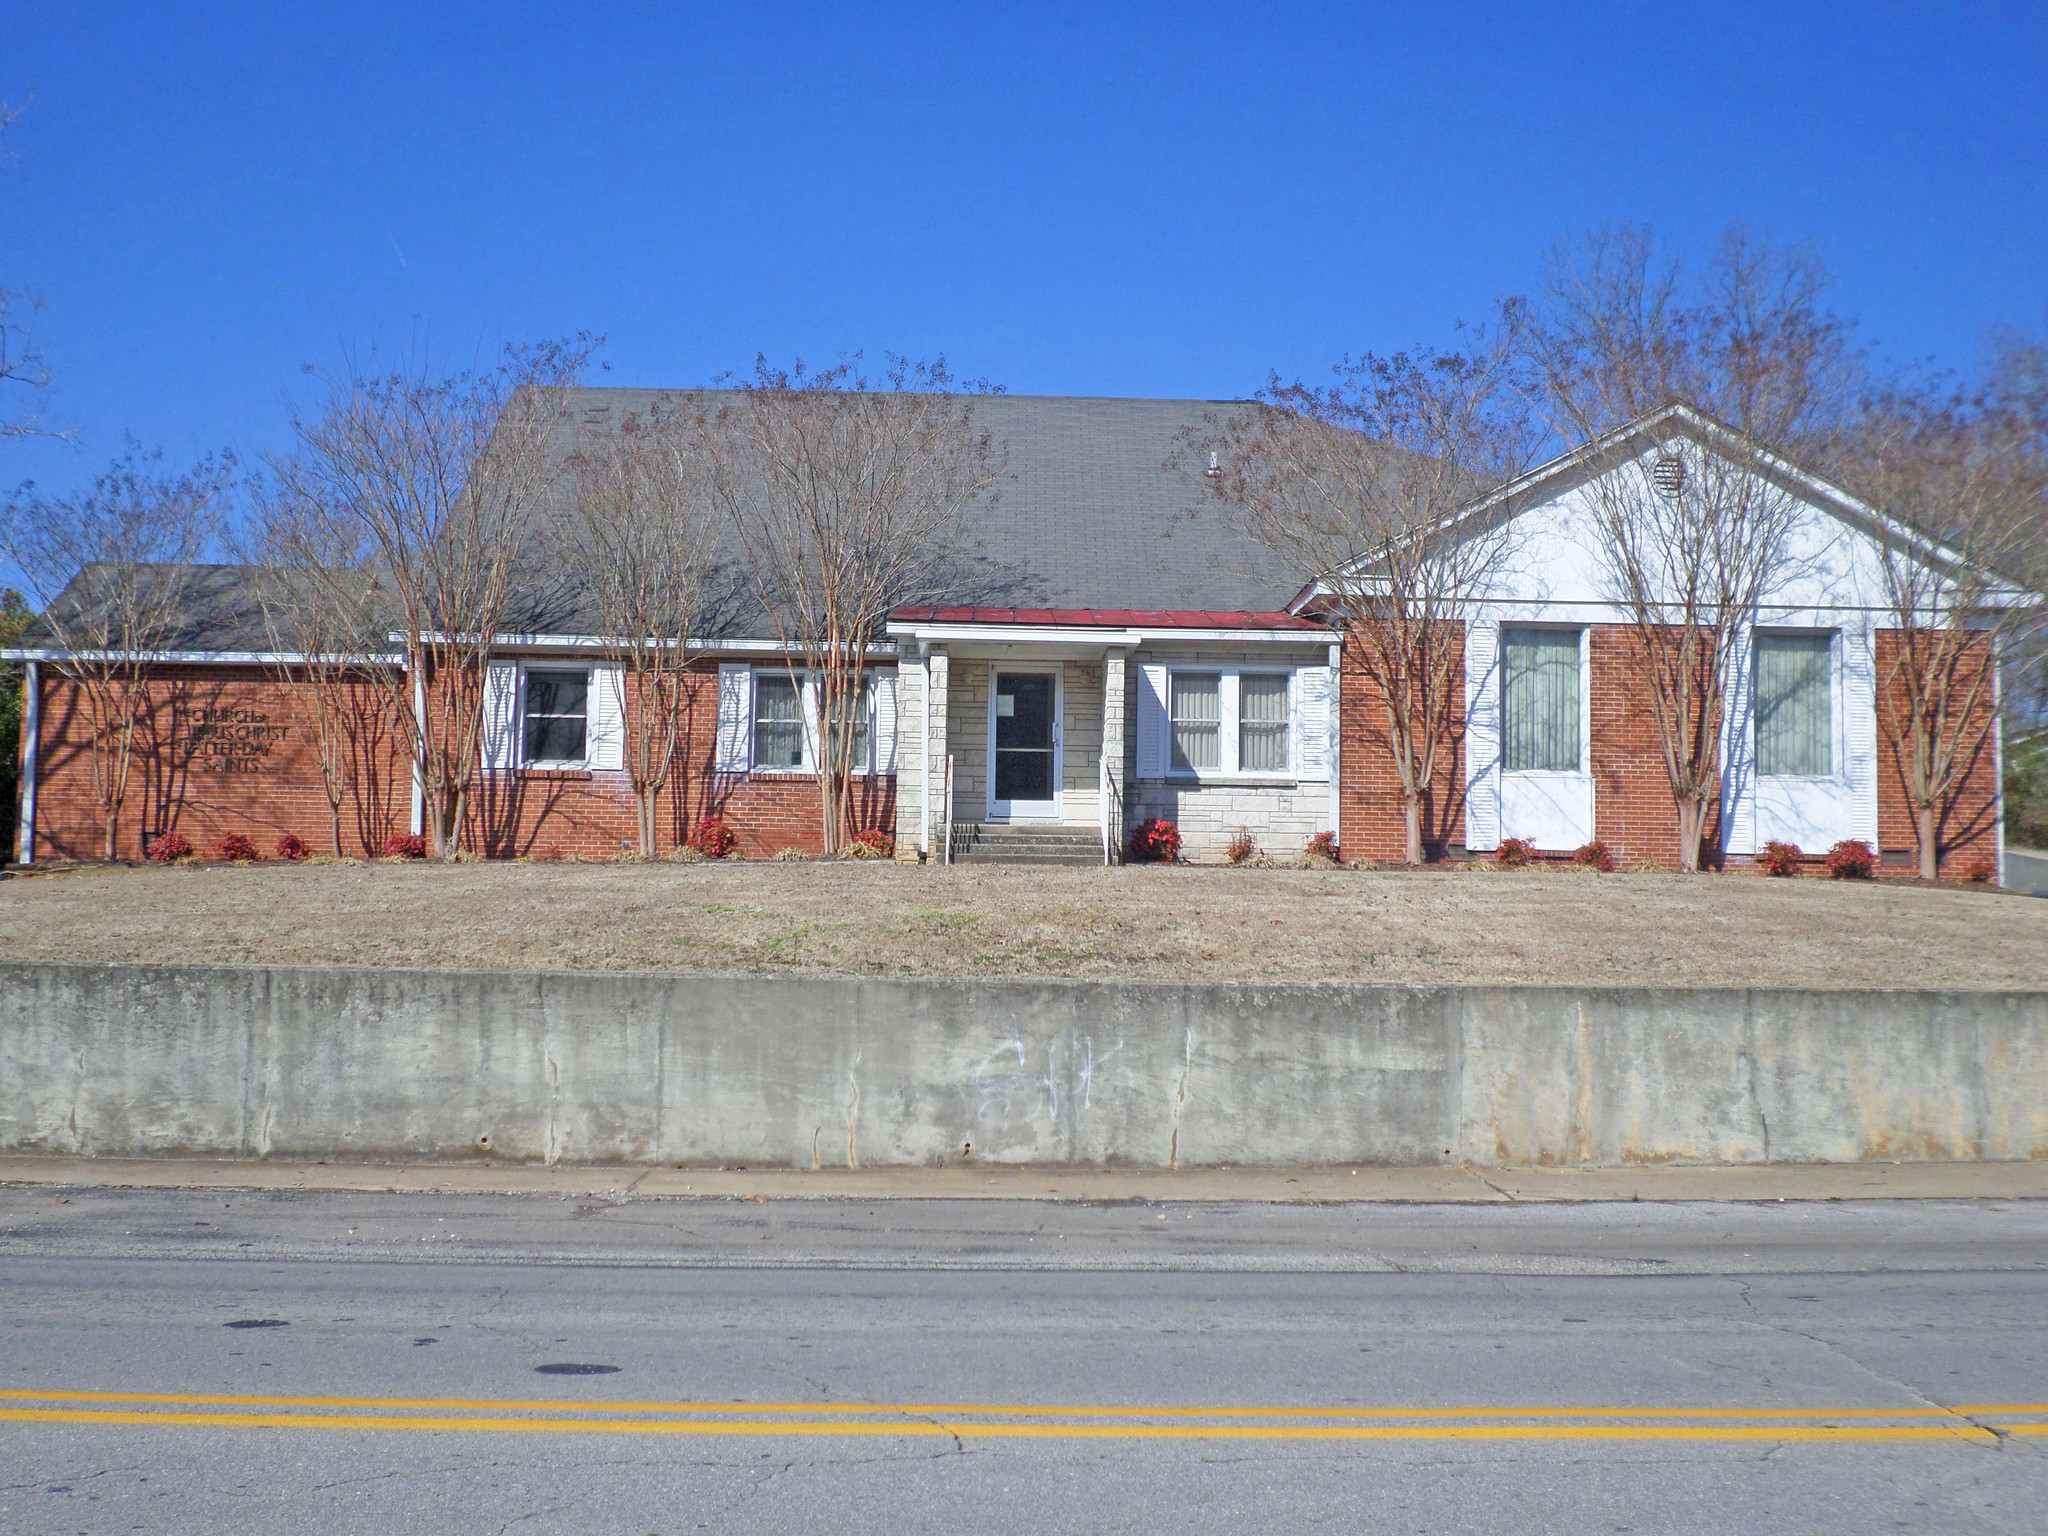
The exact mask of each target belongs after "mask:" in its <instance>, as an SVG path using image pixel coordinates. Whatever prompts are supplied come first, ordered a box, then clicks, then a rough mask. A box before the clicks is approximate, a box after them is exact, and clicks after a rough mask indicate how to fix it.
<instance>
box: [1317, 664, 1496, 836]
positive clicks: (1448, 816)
mask: <svg viewBox="0 0 2048 1536" xmlns="http://www.w3.org/2000/svg"><path fill="white" fill-rule="evenodd" d="M1458 629H1459V635H1460V640H1459V660H1458V662H1457V681H1456V683H1455V685H1454V686H1455V695H1456V696H1455V698H1454V699H1453V701H1452V705H1451V714H1452V716H1453V719H1454V721H1455V722H1456V723H1455V724H1454V725H1453V727H1452V729H1451V733H1450V737H1449V739H1448V740H1447V741H1445V742H1444V743H1443V744H1442V745H1441V746H1440V747H1439V748H1438V755H1437V762H1436V773H1435V775H1434V776H1433V778H1432V781H1431V791H1430V794H1429V795H1428V797H1427V798H1426V799H1425V800H1424V802H1423V818H1422V836H1423V842H1424V851H1425V853H1426V854H1427V855H1428V856H1429V857H1432V858H1434V857H1440V856H1441V855H1440V852H1439V851H1438V850H1439V849H1440V848H1441V846H1442V845H1445V844H1451V843H1462V842H1463V841H1464V840H1465V755H1464V724H1463V722H1464V718H1465V685H1464V665H1465V664H1464V660H1463V639H1462V636H1463V631H1464V626H1463V625H1459V626H1458ZM1338 699H1339V710H1340V713H1339V719H1338V729H1339V737H1338V740H1339V743H1340V745H1339V749H1338V754H1337V768H1338V772H1337V778H1338V783H1337V794H1338V801H1337V812H1338V817H1339V821H1340V827H1339V838H1338V842H1339V845H1340V847H1341V848H1342V849H1343V853H1344V857H1345V858H1347V859H1375V860H1399V859H1401V858H1403V857H1405V856H1406V854H1407V848H1408V832H1407V820H1406V817H1405V815H1404V812H1403V808H1402V800H1401V777H1400V775H1399V773H1397V772H1396V771H1395V767H1394V755H1393V752H1392V751H1391V750H1390V749H1389V748H1388V746H1387V715H1386V695H1385V694H1384V693H1383V692H1382V691H1381V689H1380V688H1379V687H1378V685H1377V684H1375V683H1374V682H1373V681H1372V680H1371V679H1370V678H1369V677H1367V676H1366V675H1365V674H1364V672H1363V671H1361V670H1360V669H1359V668H1358V667H1357V666H1356V665H1355V664H1354V663H1353V662H1352V660H1351V659H1350V656H1349V654H1348V652H1347V655H1346V658H1345V664H1344V671H1343V676H1342V677H1341V678H1340V679H1339V683H1338ZM1432 845H1435V846H1432Z"/></svg>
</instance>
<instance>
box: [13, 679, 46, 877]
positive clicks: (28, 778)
mask: <svg viewBox="0 0 2048 1536" xmlns="http://www.w3.org/2000/svg"><path fill="white" fill-rule="evenodd" d="M21 691H22V702H21V785H20V788H19V790H18V791H17V796H18V798H17V799H16V801H15V809H16V811H17V813H18V814H17V815H16V817H15V822H14V829H15V830H14V836H15V847H16V853H17V855H18V858H17V862H19V863H21V864H24V865H27V864H33V863H35V861H36V762H37V758H38V757H39V756H40V754H39V753H38V751H37V748H38V747H39V746H40V745H41V737H42V733H43V732H42V726H43V690H42V673H41V669H40V664H39V663H37V662H33V661H32V662H30V663H29V664H28V671H27V672H26V673H25V674H24V676H23V677H22V680H21Z"/></svg>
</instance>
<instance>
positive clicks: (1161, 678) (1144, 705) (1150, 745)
mask: <svg viewBox="0 0 2048 1536" xmlns="http://www.w3.org/2000/svg"><path fill="white" fill-rule="evenodd" d="M1133 670H1134V671H1135V673H1136V675H1137V679H1138V777H1139V778H1141V779H1163V778H1165V777H1166V668H1165V667H1163V666H1161V665H1160V664H1159V663H1158V662H1147V663H1145V665H1144V666H1142V667H1137V668H1134V669H1133Z"/></svg>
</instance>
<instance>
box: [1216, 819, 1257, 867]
mask: <svg viewBox="0 0 2048 1536" xmlns="http://www.w3.org/2000/svg"><path fill="white" fill-rule="evenodd" d="M1258 851H1259V844H1258V840H1257V839H1256V838H1254V837H1253V836H1252V829H1251V828H1250V827H1239V828H1238V829H1237V835H1236V836H1235V837H1233V838H1231V840H1230V846H1229V847H1228V848H1225V849H1224V850H1223V856H1224V857H1225V858H1226V859H1228V860H1229V861H1230V862H1231V863H1232V864H1249V863H1250V862H1251V860H1252V855H1253V854H1255V853H1257V852H1258Z"/></svg>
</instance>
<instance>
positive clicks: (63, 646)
mask: <svg viewBox="0 0 2048 1536" xmlns="http://www.w3.org/2000/svg"><path fill="white" fill-rule="evenodd" d="M162 465H163V455H162V453H161V452H152V453H145V452H143V451H142V450H141V449H139V448H137V447H135V446H134V445H132V444H131V445H130V448H129V451H128V453H127V454H126V455H125V456H124V457H122V458H120V459H118V460H116V461H115V463H114V465H113V467H112V468H111V469H109V470H108V471H107V472H106V473H105V474H103V475H101V476H100V477H99V478H98V479H96V480H94V481H93V482H92V484H91V485H90V486H89V487H88V488H87V489H85V490H84V491H81V492H79V493H78V494H76V495H74V496H68V497H54V496H45V495H43V494H41V493H40V492H38V491H37V489H36V487H35V485H34V484H33V482H31V483H29V484H26V485H23V486H21V487H20V488H19V489H18V490H16V492H15V493H14V495H13V496H12V497H11V498H10V501H9V505H8V516H7V554H8V557H9V558H10V559H11V560H13V561H14V563H15V564H16V565H17V566H19V567H20V569H21V572H22V574H23V576H24V577H25V578H26V579H27V581H28V584H29V587H30V590H31V595H32V597H33V598H34V601H35V605H36V606H37V607H38V608H40V609H41V610H42V618H41V621H40V622H41V623H42V624H43V625H44V626H45V627H46V628H47V629H48V631H49V633H50V638H51V640H52V641H53V642H54V644H53V645H52V646H51V649H52V650H53V651H54V652H55V653H56V654H55V657H54V659H53V661H52V663H51V664H52V665H53V666H55V667H56V669H57V673H58V675H59V676H60V677H62V678H64V679H65V680H66V681H68V682H70V683H71V684H72V685H73V686H74V687H76V688H77V690H78V693H79V695H80V697H81V699H82V701H83V703H84V706H85V716H86V725H87V730H88V732H89V735H90V752H89V754H88V755H89V758H90V762H91V767H92V792H93V804H94V808H95V809H96V810H97V812H98V814H99V820H100V828H101V833H102V838H103V842H102V853H103V856H104V857H106V858H108V859H113V858H116V857H118V856H119V851H120V841H119V839H120V820H121V808H122V806H123V805H124V804H125V803H126V801H127V798H128V781H129V770H130V768H131V766H132V764H133V761H134V749H135V732H136V728H137V724H138V721H139V719H140V717H141V716H142V715H143V714H145V713H147V712H148V710H149V688H148V676H149V672H150V669H151V668H152V667H153V666H154V665H156V664H157V663H158V662H160V661H161V660H162V659H163V655H164V653H165V652H166V651H167V650H168V649H170V648H171V642H172V641H174V640H175V638H176V637H177V635H178V634H179V632H180V625H181V621H183V620H184V619H185V618H186V617H187V614H186V611H185V597H186V592H187V590H188V588H189V586H190V583H191V581H192V577H193V568H194V564H195V562H197V561H198V560H200V559H201V558H202V557H203V556H204V555H205V554H206V552H207V551H208V549H209V548H210V546H211V545H212V543H213V540H214V535H215V533H216V531H217V530H218V528H219V526H220V520H221V512H222V507H223V504H224V502H225V501H226V500H227V497H228V495H229V493H230V491H231V489H232V487H233V484H234V480H235V461H234V458H233V456H232V455H230V454H222V455H221V456H220V457H219V458H217V459H215V458H208V459H205V460H202V461H201V462H200V463H199V464H198V465H197V466H196V467H195V468H193V469H191V470H188V471H186V472H184V473H182V474H174V473H171V472H169V471H167V470H165V469H164V468H163V467H162Z"/></svg>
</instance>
